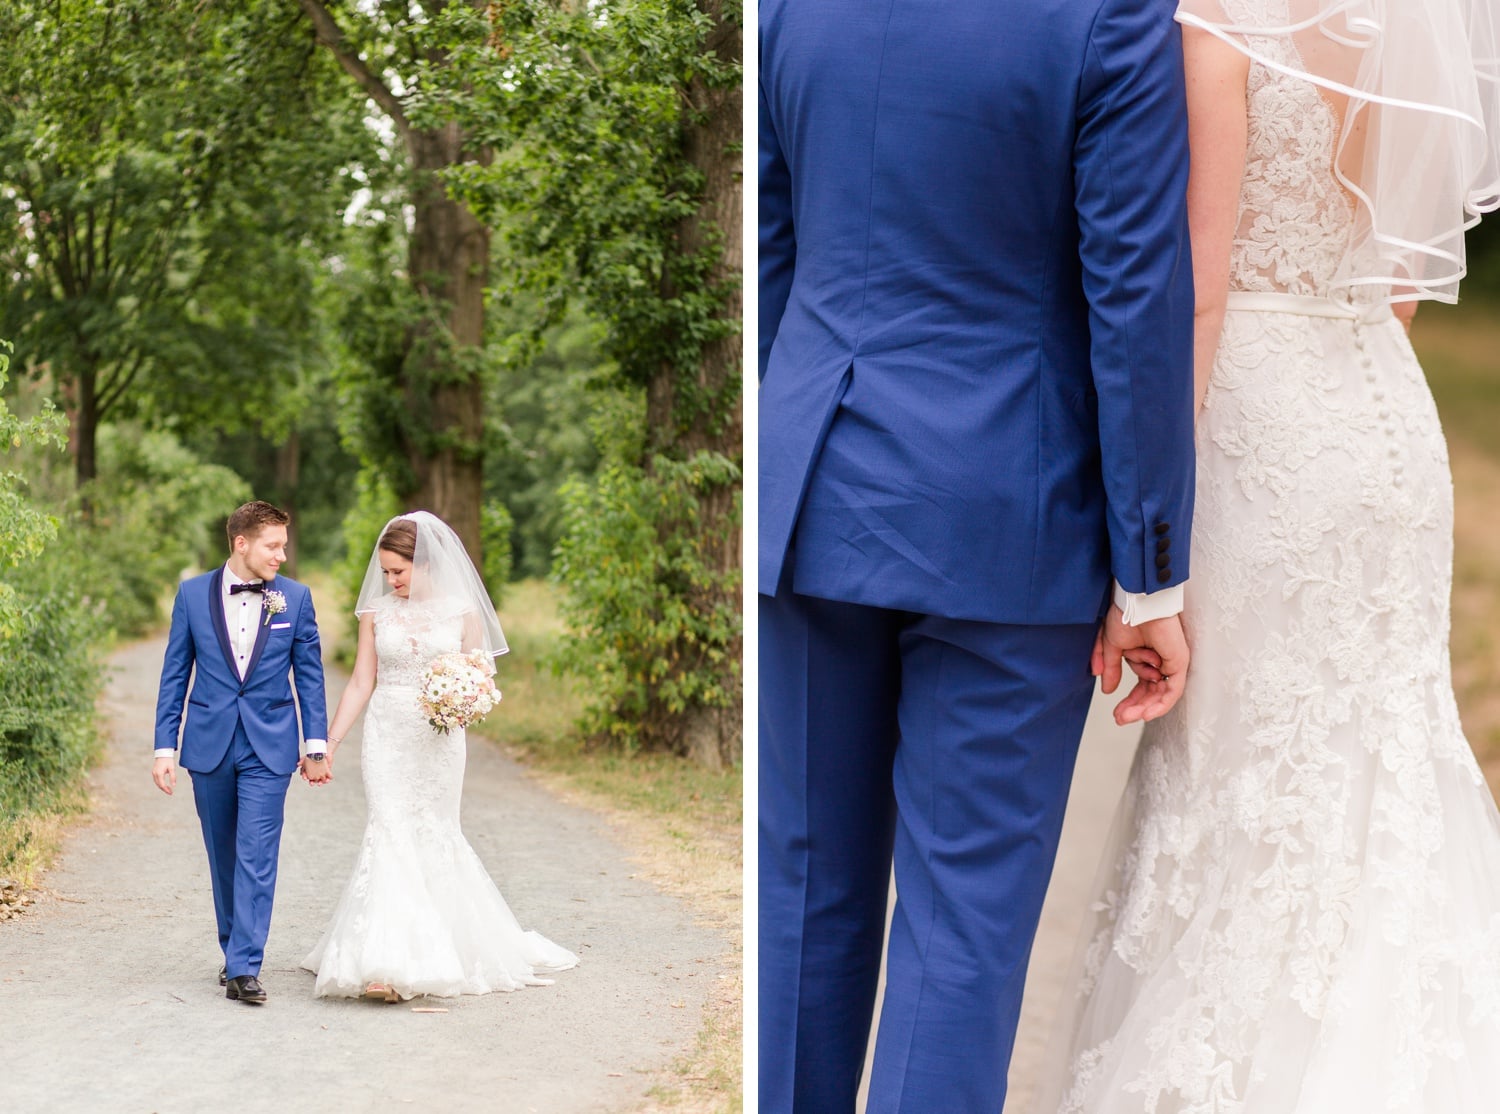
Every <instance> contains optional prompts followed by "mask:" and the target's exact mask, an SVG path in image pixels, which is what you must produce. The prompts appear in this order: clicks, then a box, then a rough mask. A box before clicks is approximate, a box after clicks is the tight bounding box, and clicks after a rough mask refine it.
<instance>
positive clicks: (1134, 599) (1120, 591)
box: [1115, 580, 1186, 627]
mask: <svg viewBox="0 0 1500 1114" xmlns="http://www.w3.org/2000/svg"><path fill="white" fill-rule="evenodd" d="M1184 583H1186V582H1185V581H1184ZM1182 588H1183V585H1182V584H1174V585H1172V587H1170V588H1163V589H1162V590H1161V591H1159V592H1127V591H1125V589H1124V588H1121V587H1120V582H1119V581H1118V580H1117V581H1115V603H1116V605H1118V607H1119V608H1120V610H1121V611H1123V612H1124V613H1125V625H1126V626H1130V627H1138V626H1140V625H1141V624H1142V623H1149V622H1152V621H1154V620H1156V619H1170V618H1171V617H1172V616H1173V615H1177V614H1180V613H1181V611H1182Z"/></svg>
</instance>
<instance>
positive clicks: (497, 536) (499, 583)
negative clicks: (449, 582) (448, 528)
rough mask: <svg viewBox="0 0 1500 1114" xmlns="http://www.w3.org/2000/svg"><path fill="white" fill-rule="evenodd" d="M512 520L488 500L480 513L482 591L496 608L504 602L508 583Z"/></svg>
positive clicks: (501, 505)
mask: <svg viewBox="0 0 1500 1114" xmlns="http://www.w3.org/2000/svg"><path fill="white" fill-rule="evenodd" d="M514 529H515V520H514V519H513V518H511V514H510V511H509V510H508V509H507V508H506V506H505V504H504V503H502V502H500V501H499V500H498V499H491V500H490V501H489V502H487V503H485V505H484V506H483V507H481V508H480V510H479V544H480V545H482V546H483V547H484V568H483V569H482V570H481V574H480V575H482V576H483V577H484V587H485V590H486V591H488V592H489V594H490V599H491V600H493V601H494V602H495V604H496V605H497V606H498V605H499V604H500V602H501V601H502V600H503V599H504V598H505V588H506V586H507V585H508V584H509V583H510V578H511V572H512V558H511V554H512V551H511V541H510V537H511V532H512V531H513V530H514Z"/></svg>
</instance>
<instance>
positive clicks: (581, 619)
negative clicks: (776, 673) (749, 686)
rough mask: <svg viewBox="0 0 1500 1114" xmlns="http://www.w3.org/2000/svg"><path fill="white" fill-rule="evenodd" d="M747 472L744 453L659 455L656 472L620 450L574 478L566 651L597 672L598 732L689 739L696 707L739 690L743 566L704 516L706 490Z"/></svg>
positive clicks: (565, 563)
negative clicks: (740, 459)
mask: <svg viewBox="0 0 1500 1114" xmlns="http://www.w3.org/2000/svg"><path fill="white" fill-rule="evenodd" d="M738 481H739V468H738V466H737V465H735V464H734V463H733V462H732V461H729V460H727V459H726V458H724V457H723V456H719V455H716V454H711V453H701V454H698V455H697V456H695V457H693V458H692V459H690V460H686V461H677V460H670V459H667V458H664V457H656V458H654V459H653V460H652V470H651V471H649V472H648V471H646V470H645V469H642V468H639V467H636V466H634V465H631V464H629V463H625V462H622V461H617V462H615V463H612V464H610V465H608V466H606V467H605V468H604V469H603V471H602V472H601V473H600V475H599V477H598V479H597V482H595V483H594V484H585V483H582V482H577V481H575V482H571V483H569V484H567V485H565V486H564V489H563V502H564V506H565V513H566V516H567V533H566V535H565V537H564V539H563V541H562V543H561V544H560V545H559V546H558V552H557V562H556V576H557V579H558V580H559V581H560V582H561V583H562V584H564V585H565V586H566V588H567V592H566V595H565V596H564V598H563V615H564V617H565V618H566V619H567V620H568V623H569V627H570V630H569V633H568V634H567V635H566V636H565V637H564V638H563V640H562V646H561V648H560V650H559V652H558V655H557V662H558V664H559V666H560V667H561V668H563V669H565V670H568V671H570V672H574V673H577V674H578V675H580V676H581V677H582V678H583V679H584V681H585V685H586V689H587V692H588V694H589V698H590V702H589V705H588V708H587V711H586V713H585V720H584V724H585V727H586V729H587V730H588V732H589V733H590V735H592V736H593V737H594V738H596V739H601V740H603V739H612V740H615V741H617V742H620V743H623V744H625V745H626V746H628V747H632V748H635V747H639V748H644V749H667V750H673V751H681V750H682V749H683V745H684V740H683V738H682V736H681V733H680V732H681V726H682V722H683V720H682V714H683V713H684V712H685V711H686V710H688V709H689V708H690V707H704V708H720V709H724V708H732V707H734V705H735V702H736V701H737V700H738V694H739V686H740V683H741V678H740V669H739V637H740V614H739V596H738V585H739V572H738V570H737V569H736V570H735V571H733V572H730V573H723V572H720V571H718V569H717V564H718V562H717V561H716V558H715V555H714V549H715V547H716V546H723V545H724V544H726V539H725V538H723V537H715V536H713V534H711V533H708V534H705V533H704V532H702V530H701V529H700V528H699V527H701V521H700V519H701V501H702V498H703V496H704V495H705V493H707V492H710V491H713V490H715V489H719V488H723V487H725V486H728V485H732V484H735V483H737V482H738ZM705 601H707V602H705Z"/></svg>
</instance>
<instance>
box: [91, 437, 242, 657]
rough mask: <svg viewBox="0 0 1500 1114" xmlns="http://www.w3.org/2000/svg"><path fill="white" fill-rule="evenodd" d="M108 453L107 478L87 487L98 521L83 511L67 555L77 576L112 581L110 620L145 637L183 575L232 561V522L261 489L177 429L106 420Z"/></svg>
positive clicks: (104, 460) (102, 450) (103, 456)
mask: <svg viewBox="0 0 1500 1114" xmlns="http://www.w3.org/2000/svg"><path fill="white" fill-rule="evenodd" d="M99 459H100V463H101V470H100V478H99V479H98V480H95V481H94V482H93V483H92V484H90V485H89V486H88V488H87V489H86V494H87V495H88V498H89V500H90V502H91V504H92V506H93V517H92V521H91V522H86V521H85V520H84V519H83V517H82V516H81V515H75V516H74V518H73V521H72V523H71V532H72V533H73V535H74V539H75V542H76V547H74V548H75V551H74V552H73V553H71V554H70V556H69V558H68V560H69V561H70V562H71V563H72V564H73V565H74V570H75V571H74V575H75V577H76V580H75V582H76V583H79V584H83V585H93V586H99V585H109V588H108V591H107V592H105V593H104V599H105V602H106V616H107V618H108V621H109V623H110V625H111V626H112V627H113V628H114V629H115V630H116V631H117V632H119V633H121V634H138V633H140V632H142V631H144V630H146V629H147V628H149V627H150V626H151V625H152V624H153V623H155V622H156V621H157V619H158V618H159V604H160V601H161V599H162V597H163V595H164V593H168V592H170V591H171V589H172V588H173V587H174V586H175V585H176V584H177V581H178V579H179V578H180V577H181V575H182V574H183V573H184V572H186V571H188V570H190V569H192V568H196V567H205V566H209V565H213V564H217V563H219V562H220V561H222V560H223V559H224V554H225V552H226V546H227V543H226V541H225V539H224V534H223V523H224V519H225V518H226V517H228V514H229V512H230V511H232V510H233V509H234V508H235V507H237V506H239V505H240V504H241V503H244V502H246V501H248V500H249V499H251V498H253V496H252V494H251V491H250V486H249V485H248V484H247V483H245V481H244V480H242V479H241V478H240V477H239V476H238V475H236V474H235V473H234V472H233V471H231V470H230V469H228V468H225V467H223V466H221V465H216V464H207V463H204V462H203V461H202V460H200V459H199V458H198V457H197V456H195V455H194V454H193V453H192V452H191V451H189V450H188V449H187V448H185V447H184V446H183V445H182V444H181V443H180V442H179V441H178V440H177V439H176V438H175V437H173V436H172V435H171V434H168V433H152V432H147V431H145V430H142V429H140V428H139V427H135V426H128V425H127V426H106V427H104V429H102V430H101V431H100V436H99ZM96 590H99V589H97V588H96Z"/></svg>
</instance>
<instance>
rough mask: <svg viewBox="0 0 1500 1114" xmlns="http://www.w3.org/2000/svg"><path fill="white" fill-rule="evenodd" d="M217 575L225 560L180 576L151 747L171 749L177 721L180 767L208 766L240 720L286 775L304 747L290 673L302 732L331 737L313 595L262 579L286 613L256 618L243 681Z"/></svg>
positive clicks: (203, 769)
mask: <svg viewBox="0 0 1500 1114" xmlns="http://www.w3.org/2000/svg"><path fill="white" fill-rule="evenodd" d="M223 576H224V570H223V568H222V567H221V568H218V569H215V570H214V571H212V572H208V573H204V574H203V575H202V576H196V577H194V578H193V579H191V580H187V581H184V582H183V583H182V584H181V585H180V586H179V587H178V589H177V599H176V601H175V602H174V603H173V604H172V628H171V632H170V633H169V634H168V636H167V653H166V660H165V661H164V662H163V663H162V670H161V688H160V690H159V691H158V693H157V697H156V743H155V746H156V747H157V748H161V747H175V746H176V745H177V738H178V729H179V728H181V733H182V752H181V754H180V756H179V761H180V764H181V765H182V767H183V769H186V770H194V771H197V772H199V773H208V772H210V771H212V770H213V769H214V768H215V767H216V766H218V764H219V763H220V762H222V761H223V760H224V755H225V753H226V752H227V751H228V749H229V744H230V741H231V740H232V739H233V738H234V732H235V728H236V727H238V726H243V727H244V729H245V735H246V737H247V738H248V739H249V740H250V745H251V746H252V747H253V748H254V749H255V753H256V755H257V757H259V758H260V760H261V762H263V763H264V764H265V766H266V768H267V769H268V770H270V771H271V772H272V773H277V774H290V773H291V772H292V771H293V770H295V769H296V768H297V761H298V758H299V756H300V755H299V752H300V747H299V746H298V742H299V737H298V734H297V727H298V724H297V704H294V703H293V702H292V684H291V681H290V680H289V678H288V674H290V675H291V676H292V677H294V678H295V681H296V686H297V701H298V704H300V705H301V711H302V724H301V726H302V732H303V734H304V735H305V736H306V737H307V738H311V739H318V738H324V737H326V736H327V734H328V705H327V703H326V701H325V699H324V695H323V657H322V648H321V646H320V644H319V642H318V620H317V616H316V615H314V614H313V602H312V593H311V592H309V591H308V589H307V587H306V586H305V585H302V584H298V583H297V582H296V581H295V580H288V579H287V578H286V577H284V576H278V577H277V578H276V579H275V580H273V581H271V582H269V583H268V584H267V587H268V588H270V589H273V590H275V591H277V592H280V593H281V594H282V595H283V596H285V597H286V610H285V611H283V612H282V613H281V614H279V615H273V616H270V618H269V621H267V622H262V623H261V626H260V629H259V631H258V632H257V635H256V639H255V650H254V652H253V654H252V655H251V658H250V667H249V668H248V669H247V670H246V671H245V679H244V680H243V681H241V680H240V676H239V673H238V671H237V670H236V669H235V667H234V653H233V650H232V649H231V647H230V644H229V635H228V632H227V631H226V630H225V627H224V600H223V596H222V587H221V581H222V579H223ZM195 667H196V672H195ZM190 677H191V678H192V688H191V691H190V690H189V688H188V681H189V678H190ZM184 701H186V704H187V716H186V719H184V717H183V704H184Z"/></svg>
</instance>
